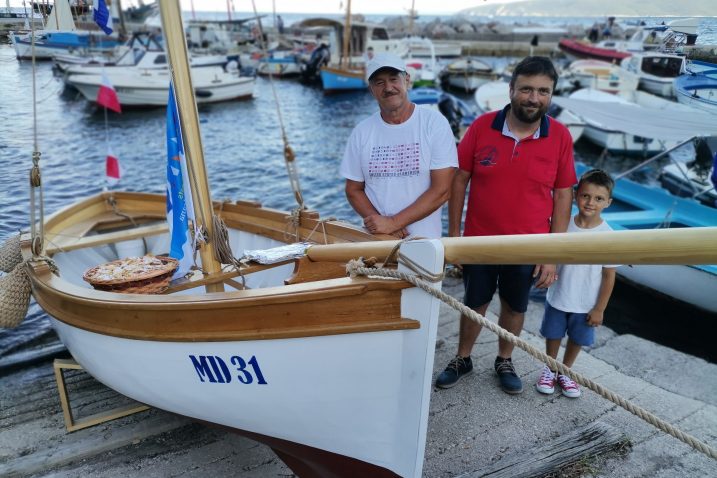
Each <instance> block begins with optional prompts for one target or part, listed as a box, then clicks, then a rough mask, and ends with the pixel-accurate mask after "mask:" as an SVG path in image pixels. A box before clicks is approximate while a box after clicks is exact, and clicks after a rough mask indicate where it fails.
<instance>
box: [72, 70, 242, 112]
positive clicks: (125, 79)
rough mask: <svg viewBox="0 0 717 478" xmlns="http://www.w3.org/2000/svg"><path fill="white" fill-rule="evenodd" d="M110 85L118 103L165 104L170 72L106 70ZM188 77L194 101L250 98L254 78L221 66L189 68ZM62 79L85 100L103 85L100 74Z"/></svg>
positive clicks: (131, 104) (137, 104) (213, 101)
mask: <svg viewBox="0 0 717 478" xmlns="http://www.w3.org/2000/svg"><path fill="white" fill-rule="evenodd" d="M107 77H109V79H110V81H111V83H112V85H113V86H114V88H115V91H116V92H117V97H118V99H119V102H120V104H121V105H122V106H166V105H167V97H168V93H169V80H170V72H169V70H166V69H157V70H141V69H136V68H132V69H129V70H120V71H116V72H115V71H113V72H108V73H107ZM192 78H193V83H194V90H195V92H196V96H197V103H216V102H220V101H229V100H235V99H247V98H251V97H252V96H253V94H254V81H255V80H254V78H253V77H247V76H240V74H239V72H238V71H229V72H228V71H225V70H224V69H223V68H217V67H207V68H193V69H192ZM65 82H66V83H67V84H68V85H70V86H73V87H75V88H77V89H78V90H79V91H80V93H81V94H82V96H84V97H85V99H87V100H88V101H92V102H94V101H95V100H96V99H97V91H98V90H99V89H100V86H101V85H102V84H103V76H102V75H97V74H94V75H70V76H68V77H67V78H66V79H65Z"/></svg>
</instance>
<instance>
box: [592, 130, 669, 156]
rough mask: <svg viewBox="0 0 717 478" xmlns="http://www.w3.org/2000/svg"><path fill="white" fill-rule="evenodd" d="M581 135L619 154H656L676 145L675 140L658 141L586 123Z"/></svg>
mask: <svg viewBox="0 0 717 478" xmlns="http://www.w3.org/2000/svg"><path fill="white" fill-rule="evenodd" d="M583 136H584V137H585V138H587V139H588V140H590V141H591V142H593V143H595V144H596V145H598V146H601V147H602V148H605V149H607V150H608V151H611V152H614V153H620V154H647V155H649V154H656V153H659V152H660V151H664V150H665V149H668V148H672V147H674V146H676V145H677V141H660V140H658V139H654V138H643V137H640V136H635V135H632V134H627V133H623V132H620V131H608V130H605V129H603V128H600V127H596V126H592V125H590V124H586V125H585V128H584V130H583Z"/></svg>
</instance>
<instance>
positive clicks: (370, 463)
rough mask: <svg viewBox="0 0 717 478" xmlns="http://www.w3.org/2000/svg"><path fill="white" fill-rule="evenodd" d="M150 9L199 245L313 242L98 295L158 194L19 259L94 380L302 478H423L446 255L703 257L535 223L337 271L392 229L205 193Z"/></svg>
mask: <svg viewBox="0 0 717 478" xmlns="http://www.w3.org/2000/svg"><path fill="white" fill-rule="evenodd" d="M160 5H161V11H162V16H163V24H164V26H165V28H164V32H165V35H166V37H167V43H168V52H169V54H170V60H171V63H172V65H173V66H172V70H173V72H174V81H175V86H176V92H177V100H178V103H179V113H180V117H181V122H182V129H183V130H184V131H191V132H192V134H191V135H187V136H186V137H185V138H184V145H185V150H186V153H187V159H188V162H189V163H190V168H189V171H191V175H192V176H194V181H192V182H191V190H192V193H193V196H194V198H195V199H194V206H195V209H196V211H197V214H196V218H197V221H198V222H199V223H200V224H199V225H200V226H201V228H203V230H205V231H206V235H205V236H206V240H207V244H211V243H213V242H217V239H216V238H217V236H218V235H219V231H218V230H217V229H218V225H217V223H216V222H215V221H213V220H207V218H212V217H219V218H221V219H222V220H223V221H224V223H225V224H226V227H227V234H226V236H227V238H228V244H229V247H230V248H231V250H232V251H233V254H234V255H235V256H242V255H244V254H245V253H247V250H257V249H261V250H267V249H271V248H273V247H275V246H279V245H285V244H287V243H293V242H296V241H311V240H312V239H313V240H314V241H315V242H318V243H320V244H321V245H313V246H311V247H309V249H308V250H307V251H306V253H305V255H303V256H300V257H298V258H294V259H285V260H280V261H279V262H276V263H273V264H258V263H254V262H242V263H239V264H237V263H234V264H232V265H231V266H230V265H228V264H221V263H219V262H218V261H217V260H216V258H215V257H214V255H213V253H212V250H211V249H210V248H209V247H208V246H207V244H204V245H201V246H200V248H199V255H200V258H199V259H198V262H199V264H200V266H201V272H195V273H194V275H192V276H191V277H187V278H182V279H179V280H177V281H175V282H172V283H170V284H169V287H168V289H166V290H164V291H163V293H161V294H127V293H122V292H107V291H102V290H95V289H93V288H91V287H90V286H89V285H88V284H87V283H86V282H85V281H83V279H82V277H83V274H84V271H85V270H86V269H87V268H89V267H93V266H96V265H97V264H99V263H104V262H107V261H111V260H113V259H116V258H124V257H126V256H128V255H140V254H146V253H151V254H161V253H164V252H166V251H167V250H168V248H169V241H170V238H169V234H168V232H167V231H168V227H167V225H166V224H165V214H166V209H165V208H166V198H165V197H164V196H163V195H152V194H142V193H127V192H125V193H121V192H115V193H109V192H107V193H102V194H99V195H96V196H93V197H90V198H87V199H83V200H81V201H79V202H77V203H75V204H73V205H71V206H68V207H66V208H65V209H63V210H60V211H59V212H57V213H55V214H54V215H53V216H51V217H49V218H47V220H46V221H44V222H41V224H42V227H41V228H40V231H39V233H38V232H37V231H35V230H33V231H32V233H30V234H25V235H24V236H23V237H22V239H21V250H22V256H23V259H24V261H25V262H24V263H23V264H18V266H17V267H22V268H23V269H26V276H27V278H28V279H29V282H30V285H31V287H32V293H33V295H34V296H35V299H36V300H37V302H38V303H39V304H40V305H41V306H42V307H43V308H44V309H45V310H46V311H47V312H48V313H49V315H51V316H52V319H51V320H52V324H53V326H54V327H55V328H56V330H57V332H58V334H59V336H60V338H61V340H62V341H63V343H64V344H65V345H66V346H67V348H68V350H69V351H70V352H71V353H72V355H73V357H74V358H75V359H76V361H77V362H78V363H79V364H81V365H82V366H83V367H84V368H85V369H86V370H87V371H88V372H89V373H90V374H92V375H93V376H94V377H96V378H97V379H98V380H100V381H101V382H103V383H104V384H106V385H108V386H109V387H111V388H113V389H115V390H117V391H119V392H121V393H123V394H125V395H127V396H129V397H131V398H134V399H135V400H138V401H140V402H143V403H146V404H148V405H151V406H154V407H157V408H161V409H164V410H168V411H170V412H173V413H176V414H179V415H184V416H188V417H192V418H194V419H196V420H200V421H203V422H207V423H211V424H215V425H218V426H223V427H228V428H231V429H232V430H234V431H237V432H239V433H242V434H245V435H247V436H248V437H250V438H252V439H255V440H257V441H261V442H264V443H266V444H268V445H269V446H270V447H271V448H273V449H274V450H275V452H276V453H277V455H278V456H279V457H280V458H281V459H282V460H283V461H284V462H285V463H286V464H287V465H288V466H289V467H291V468H292V470H293V471H294V472H295V473H297V475H299V476H322V477H323V476H341V477H347V476H356V477H359V476H361V477H365V476H372V477H373V476H407V477H408V476H414V477H418V476H421V471H422V465H423V456H424V447H425V442H426V433H427V420H428V409H429V401H430V392H431V373H432V368H433V357H434V348H435V338H436V330H437V318H438V309H439V301H438V299H436V298H435V297H434V296H433V295H432V294H430V293H429V291H431V290H432V288H440V275H439V274H440V272H442V270H443V266H444V263H445V262H454V263H514V264H518V263H519V264H522V263H531V262H548V263H550V262H565V263H617V262H622V263H626V262H628V260H627V258H628V257H629V258H630V260H629V262H631V263H634V264H638V263H701V262H703V261H707V262H712V261H714V262H717V251H716V250H715V248H714V243H715V240H717V228H707V229H704V230H697V229H691V230H683V231H659V232H655V231H627V232H623V233H608V234H605V233H598V234H593V235H591V234H589V233H588V234H581V235H580V236H581V237H579V238H574V237H571V236H573V235H570V234H563V235H558V234H553V235H548V234H546V235H534V236H502V237H493V238H491V237H485V238H480V237H479V238H449V239H443V240H426V239H423V240H415V241H408V242H404V243H401V244H400V249H399V250H400V254H399V265H398V268H399V270H401V271H405V272H412V273H414V274H416V273H417V274H418V275H425V276H427V277H429V278H432V279H433V280H434V282H433V283H432V284H433V285H432V287H427V290H424V289H422V288H417V287H413V286H411V284H409V283H408V282H404V281H402V280H386V279H381V278H377V277H375V276H368V277H353V278H352V277H345V264H346V263H347V261H349V260H350V259H353V258H356V257H359V256H363V257H371V256H375V257H376V258H377V260H378V261H379V262H385V261H386V258H387V257H388V256H389V255H390V252H391V251H392V250H395V249H396V248H397V246H399V243H398V241H396V240H378V239H385V238H382V237H374V236H370V235H368V234H367V233H366V232H364V231H363V230H360V229H358V228H355V227H353V226H350V225H346V224H342V223H338V222H335V221H321V220H320V219H319V217H318V214H316V213H313V212H309V211H305V210H297V213H296V214H290V213H288V212H282V211H278V210H272V209H268V208H264V207H261V206H260V205H259V204H256V203H249V202H233V203H229V202H224V203H212V201H211V197H210V195H209V191H208V188H207V180H206V179H207V178H206V173H205V171H204V162H203V157H202V153H201V142H200V137H199V126H198V121H197V117H196V106H195V104H193V103H192V102H193V97H192V88H191V79H190V76H189V67H188V62H187V58H186V51H185V50H184V48H186V47H185V45H184V38H183V32H182V23H181V15H180V10H179V5H178V2H176V1H174V0H161V1H160ZM33 222H34V221H33ZM33 229H34V228H33ZM357 241H364V242H357ZM444 251H445V253H444ZM379 272H380V271H379Z"/></svg>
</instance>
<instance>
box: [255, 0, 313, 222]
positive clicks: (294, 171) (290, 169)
mask: <svg viewBox="0 0 717 478" xmlns="http://www.w3.org/2000/svg"><path fill="white" fill-rule="evenodd" d="M251 5H252V8H253V9H254V16H255V17H256V18H257V20H258V26H259V45H260V48H261V52H262V54H263V55H264V58H268V52H267V48H266V43H264V31H263V30H262V27H261V20H260V19H259V14H258V13H257V11H256V2H255V0H251ZM269 84H270V85H271V92H272V94H273V95H274V104H275V105H276V115H277V116H278V117H279V128H280V129H281V140H282V141H283V142H284V163H285V164H286V172H287V174H288V175H289V183H290V184H291V190H292V191H294V198H295V199H296V203H297V204H298V205H299V210H300V211H301V210H305V209H306V206H305V204H304V196H303V195H302V194H301V184H300V183H299V170H298V168H297V166H296V161H295V160H296V155H295V154H294V150H293V149H292V148H291V145H289V139H288V138H287V136H286V128H284V118H283V116H282V114H281V105H280V104H279V96H278V95H277V94H276V86H275V85H274V75H273V74H272V72H271V69H269Z"/></svg>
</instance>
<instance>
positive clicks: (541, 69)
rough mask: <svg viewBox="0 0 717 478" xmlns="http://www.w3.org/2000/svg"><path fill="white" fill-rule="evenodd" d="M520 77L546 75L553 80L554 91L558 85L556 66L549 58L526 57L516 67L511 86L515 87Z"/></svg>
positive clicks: (511, 78)
mask: <svg viewBox="0 0 717 478" xmlns="http://www.w3.org/2000/svg"><path fill="white" fill-rule="evenodd" d="M518 75H524V76H536V75H545V76H547V77H549V78H550V79H551V80H553V89H555V86H556V85H557V84H558V72H557V71H556V70H555V65H553V62H552V61H551V60H550V58H548V57H547V56H526V57H525V58H523V59H522V60H521V61H520V63H518V64H517V65H515V68H514V69H513V75H512V76H511V77H510V86H514V85H515V80H516V79H517V78H518Z"/></svg>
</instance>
